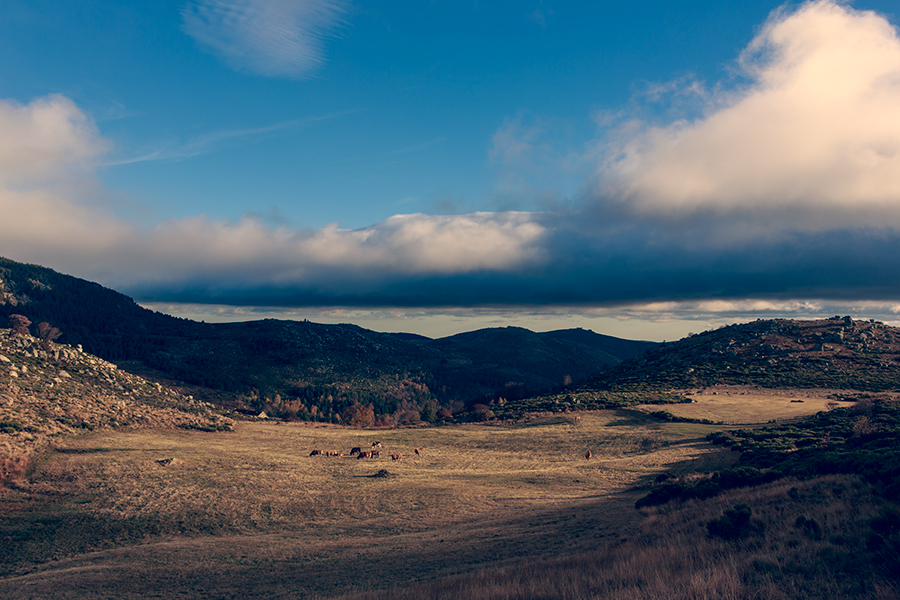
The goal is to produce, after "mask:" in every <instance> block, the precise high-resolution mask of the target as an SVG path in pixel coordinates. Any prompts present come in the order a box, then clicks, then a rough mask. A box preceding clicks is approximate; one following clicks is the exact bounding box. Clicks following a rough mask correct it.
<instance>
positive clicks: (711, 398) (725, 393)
mask: <svg viewBox="0 0 900 600" xmlns="http://www.w3.org/2000/svg"><path fill="white" fill-rule="evenodd" d="M833 391H835V390H818V389H811V390H806V389H786V390H778V389H767V388H757V387H754V386H724V385H723V386H716V387H713V388H709V389H706V390H703V392H700V393H693V394H691V395H690V396H689V397H690V398H691V400H693V402H691V403H690V404H668V405H665V406H663V407H661V406H659V405H653V404H646V405H641V406H639V407H636V408H638V409H639V410H642V411H646V412H653V411H657V410H660V409H661V408H662V409H664V410H666V411H668V412H670V413H672V414H673V415H675V416H678V417H688V418H691V419H709V420H710V421H713V422H715V423H723V424H727V425H746V424H755V423H765V422H768V421H771V420H781V419H796V418H798V417H804V416H806V415H811V414H814V413H817V412H819V411H822V410H828V404H829V403H830V402H833V400H832V399H831V398H829V395H830V394H831V393H832V392H833Z"/></svg>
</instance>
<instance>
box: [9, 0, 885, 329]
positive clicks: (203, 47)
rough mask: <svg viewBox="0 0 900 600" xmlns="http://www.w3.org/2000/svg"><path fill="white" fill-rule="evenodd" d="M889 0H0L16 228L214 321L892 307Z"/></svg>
mask: <svg viewBox="0 0 900 600" xmlns="http://www.w3.org/2000/svg"><path fill="white" fill-rule="evenodd" d="M898 12H900V9H898V6H897V4H896V2H895V1H887V0H871V1H863V0H860V1H858V2H837V1H833V0H817V1H813V2H795V3H788V4H779V3H777V2H764V1H755V0H749V1H746V2H741V3H723V2H719V1H706V0H695V1H692V2H684V1H677V0H670V1H668V2H655V1H643V2H641V1H635V2H631V3H619V2H616V3H613V2H553V1H551V0H545V1H540V0H520V1H518V2H502V1H498V2H485V1H463V0H458V1H453V2H451V1H444V0H432V1H430V2H421V1H418V2H412V1H409V2H406V1H397V2H378V3H375V2H364V1H362V0H159V1H156V2H145V1H143V0H133V1H124V0H120V1H116V0H113V1H108V0H107V1H102V2H101V1H99V0H98V1H94V0H80V1H79V2H70V1H68V0H5V1H4V3H3V6H2V7H0V56H2V57H3V60H2V62H0V256H4V257H6V258H10V259H13V260H17V261H22V262H28V263H35V264H40V265H44V266H47V267H51V268H53V269H56V270H58V271H61V272H64V273H69V274H72V275H75V276H78V277H83V278H85V279H89V280H92V281H97V282H99V283H101V284H103V285H105V286H108V287H112V288H114V289H116V290H119V291H121V292H123V293H126V294H129V295H130V296H132V297H134V298H135V300H137V301H138V302H139V303H141V304H142V305H144V306H147V307H149V308H153V309H155V310H160V311H163V312H168V313H170V314H176V315H179V316H187V317H190V318H196V319H198V320H201V319H202V320H207V321H228V320H247V319H257V318H291V319H305V318H308V319H310V320H313V321H318V322H352V323H356V324H359V325H362V326H364V327H368V328H371V329H375V330H379V331H412V332H416V333H421V334H424V335H429V336H443V335H450V334H452V333H457V332H460V331H467V330H472V329H477V328H479V327H488V326H507V325H514V326H523V327H528V328H530V329H533V330H537V331H544V330H549V329H557V328H566V327H585V328H590V329H593V330H594V331H598V332H600V333H606V334H610V335H618V336H620V337H629V338H633V339H654V340H663V339H670V340H671V339H677V338H679V337H682V336H684V335H687V334H688V333H692V332H697V331H702V330H705V329H709V328H712V327H716V326H719V325H722V324H726V323H732V322H741V321H746V320H752V319H756V318H780V317H784V318H824V317H830V316H834V315H844V314H850V315H853V316H855V317H862V318H876V319H879V320H883V321H886V322H888V323H892V324H900V316H898V315H900V260H897V257H898V256H900V30H898V26H897V24H898Z"/></svg>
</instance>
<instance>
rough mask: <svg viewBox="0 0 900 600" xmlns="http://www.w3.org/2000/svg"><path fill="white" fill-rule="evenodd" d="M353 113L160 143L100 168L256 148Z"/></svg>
mask: <svg viewBox="0 0 900 600" xmlns="http://www.w3.org/2000/svg"><path fill="white" fill-rule="evenodd" d="M354 112H357V111H354V110H347V111H341V112H336V113H331V114H324V115H316V116H310V117H304V118H302V119H290V120H287V121H279V122H278V123H272V124H269V125H263V126H262V127H249V128H245V129H224V130H217V131H210V132H207V133H202V134H200V135H196V136H194V137H192V138H190V139H188V140H186V141H183V142H182V141H179V142H170V143H160V144H158V145H157V147H156V148H154V149H152V150H150V151H147V152H144V153H142V154H135V155H131V156H120V157H112V158H109V159H107V160H105V161H103V162H102V164H101V166H104V167H113V166H118V165H127V164H132V163H138V162H148V161H158V160H181V159H185V158H192V157H194V156H202V155H204V154H211V153H213V152H216V151H218V150H220V149H222V148H224V147H228V146H232V145H240V144H253V143H257V142H259V141H261V140H263V139H266V138H269V137H273V136H278V135H287V134H290V133H294V132H296V131H300V130H302V129H305V128H306V127H309V126H311V125H314V124H316V123H319V122H322V121H328V120H331V119H337V118H340V117H343V116H345V115H349V114H353V113H354Z"/></svg>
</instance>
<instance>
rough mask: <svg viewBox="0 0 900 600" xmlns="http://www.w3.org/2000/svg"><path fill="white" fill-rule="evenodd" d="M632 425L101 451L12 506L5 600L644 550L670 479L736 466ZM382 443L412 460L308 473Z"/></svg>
mask: <svg viewBox="0 0 900 600" xmlns="http://www.w3.org/2000/svg"><path fill="white" fill-rule="evenodd" d="M620 421H621V416H619V415H618V413H612V412H598V413H584V414H583V416H582V419H581V420H580V421H579V422H578V424H574V423H572V422H569V421H565V422H551V423H545V424H543V425H540V426H533V427H509V428H506V427H496V426H494V427H482V426H465V427H453V428H440V429H434V428H431V429H419V430H394V431H378V432H366V431H358V430H347V429H324V428H312V427H305V426H275V425H271V424H245V425H242V426H241V427H239V428H238V430H237V431H236V432H234V433H227V434H202V433H196V432H176V431H143V432H121V433H116V432H112V433H102V434H91V435H89V436H86V437H83V438H78V439H74V440H71V441H70V442H69V443H67V445H66V448H69V449H72V450H79V449H81V450H84V452H77V451H76V452H65V453H57V454H56V455H55V456H53V457H52V458H51V459H50V460H49V461H48V462H47V463H46V464H45V465H43V466H42V467H41V468H40V469H39V470H38V472H36V473H35V475H34V477H33V479H32V480H31V481H29V482H28V483H25V484H22V485H21V486H19V487H18V488H17V489H15V490H13V491H11V492H9V493H7V494H5V495H4V496H0V538H2V539H0V548H2V550H0V569H2V571H0V573H2V578H0V596H2V597H4V598H30V597H41V598H76V597H77V598H101V597H118V598H138V597H141V598H145V597H167V598H168V597H180V598H190V597H210V596H214V597H221V598H229V597H235V598H237V597H241V598H257V597H258V598H261V597H269V598H279V597H314V596H316V595H335V594H340V593H345V592H348V591H352V590H359V589H380V588H385V587H390V586H395V585H401V584H406V583H409V582H414V581H428V580H434V579H437V578H440V577H446V576H449V575H454V574H460V573H469V572H474V571H477V570H479V569H484V568H496V567H501V566H509V565H515V564H518V563H519V562H521V561H524V560H526V559H534V558H550V557H555V556H561V555H570V554H574V553H579V552H587V551H592V550H595V549H597V548H599V547H602V546H604V545H606V544H607V543H609V542H615V541H616V540H619V539H620V538H621V537H623V536H625V537H627V536H629V535H631V532H632V531H634V529H635V527H637V525H638V521H639V519H640V513H638V512H637V511H635V510H634V509H633V506H634V502H635V500H636V499H637V498H638V497H639V496H640V495H641V494H642V493H643V491H641V490H639V489H637V488H636V487H635V486H639V485H640V484H641V483H642V482H643V481H645V480H647V479H648V478H649V477H650V476H651V475H652V474H655V473H658V472H660V471H663V470H667V469H670V468H677V469H679V470H680V469H687V468H689V465H690V464H692V462H691V461H695V460H701V463H700V464H704V465H707V466H713V468H715V466H716V465H718V466H721V464H726V463H727V462H729V461H730V460H731V458H730V457H731V453H730V452H728V451H723V450H721V449H719V448H716V447H713V446H712V445H709V444H706V445H700V444H698V443H697V442H696V441H692V442H685V441H684V440H686V439H688V438H690V437H696V436H695V433H694V432H693V431H690V432H689V433H690V434H691V435H682V434H681V433H678V430H677V429H676V428H675V425H674V424H673V425H672V430H671V432H669V433H670V435H669V436H668V437H665V438H664V434H666V426H665V425H659V424H658V423H654V428H653V430H651V429H648V428H647V427H644V426H641V425H634V426H623V425H622V424H621V423H620ZM658 428H661V430H662V433H660V431H659V430H657V429H658ZM375 439H377V440H380V441H382V442H383V443H384V445H385V450H383V451H382V454H384V453H385V452H391V451H395V450H396V451H399V452H402V453H403V456H404V458H403V460H400V461H390V462H388V461H387V459H384V458H381V459H376V460H357V459H356V458H355V457H353V458H350V457H319V456H314V457H309V456H308V454H309V452H310V450H311V449H316V448H327V449H335V450H341V451H344V452H346V451H347V450H348V449H349V448H351V447H353V446H366V445H369V444H371V442H372V441H373V440H375ZM648 440H649V441H648ZM113 447H116V448H118V447H127V448H129V449H130V450H129V451H128V452H95V451H93V450H95V449H97V448H113ZM414 448H422V456H415V455H414V453H413V449H414ZM587 450H591V451H592V453H593V458H591V459H590V460H587V459H585V458H584V454H585V452H586V451H587ZM167 457H175V458H178V461H177V462H173V463H171V464H170V465H169V466H164V465H162V464H161V463H159V462H158V461H159V460H160V459H161V458H167ZM388 465H389V468H386V467H387V466H388ZM382 472H387V473H388V476H379V473H382Z"/></svg>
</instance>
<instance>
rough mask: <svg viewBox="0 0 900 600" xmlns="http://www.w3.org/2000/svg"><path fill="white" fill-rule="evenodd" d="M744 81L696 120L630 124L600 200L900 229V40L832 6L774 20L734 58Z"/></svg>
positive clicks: (816, 225)
mask: <svg viewBox="0 0 900 600" xmlns="http://www.w3.org/2000/svg"><path fill="white" fill-rule="evenodd" d="M739 64H740V66H741V67H742V68H743V70H744V73H745V74H746V75H747V76H748V77H749V78H750V83H749V84H748V85H747V86H746V87H744V88H742V89H740V90H737V91H730V92H726V91H722V90H721V89H720V90H718V91H716V92H713V93H711V95H710V97H709V99H708V105H707V107H708V108H707V112H706V114H705V115H704V116H702V117H701V118H698V119H695V120H691V121H679V122H675V123H672V124H670V125H667V126H662V127H650V126H643V127H638V128H637V131H635V129H636V128H635V124H634V123H630V124H629V125H628V126H627V127H626V128H623V129H622V130H620V132H619V136H618V138H615V139H614V141H613V143H612V144H611V145H610V147H609V148H608V152H607V160H606V162H604V163H603V165H602V166H601V168H600V171H599V176H600V180H601V193H602V195H603V196H604V197H606V198H607V199H613V200H614V201H618V202H620V203H622V204H623V205H625V206H627V207H628V208H629V210H631V211H633V212H635V213H637V214H641V215H646V216H660V215H661V216H666V217H670V218H671V217H684V216H691V215H697V214H698V213H708V214H714V215H732V216H738V215H742V214H748V215H754V216H755V218H759V219H761V221H762V222H763V223H762V224H763V225H769V226H773V225H774V226H776V227H779V228H780V227H788V228H800V229H810V230H823V229H828V228H833V227H840V226H850V227H853V226H861V225H872V226H879V227H880V226H890V227H898V226H900V110H898V109H897V107H898V106H900V36H898V31H897V29H896V28H895V27H894V26H892V25H891V24H890V23H889V22H888V21H887V20H886V19H885V18H884V17H883V16H880V15H878V14H875V13H873V12H865V11H857V10H854V9H852V8H850V7H849V6H846V5H845V4H843V3H839V2H835V1H832V0H819V1H816V2H808V3H806V4H804V5H802V6H800V7H799V8H798V9H796V10H795V11H793V12H791V11H788V10H785V9H782V10H778V11H775V12H774V13H773V14H772V16H771V17H770V18H769V20H768V21H767V22H766V24H765V25H764V26H763V28H762V29H761V30H760V32H759V33H758V35H757V36H756V37H755V38H754V40H753V41H752V43H751V44H750V45H749V46H748V47H747V49H746V50H745V51H744V52H743V53H742V55H741V57H740V60H739Z"/></svg>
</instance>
